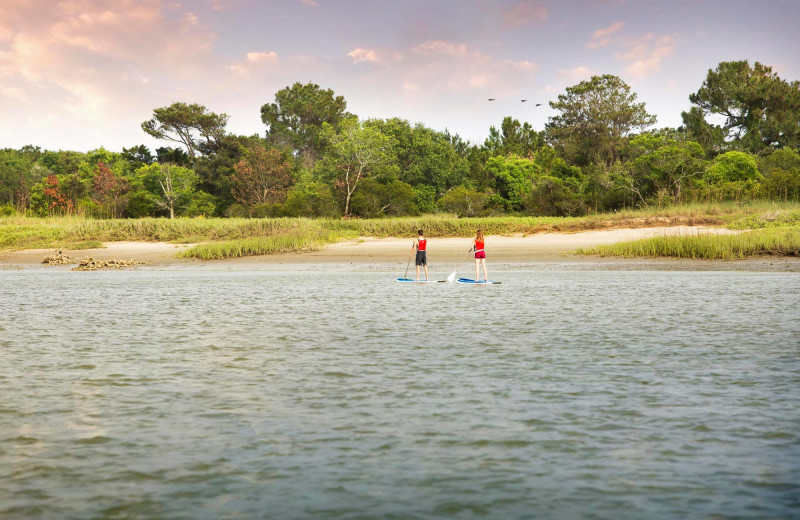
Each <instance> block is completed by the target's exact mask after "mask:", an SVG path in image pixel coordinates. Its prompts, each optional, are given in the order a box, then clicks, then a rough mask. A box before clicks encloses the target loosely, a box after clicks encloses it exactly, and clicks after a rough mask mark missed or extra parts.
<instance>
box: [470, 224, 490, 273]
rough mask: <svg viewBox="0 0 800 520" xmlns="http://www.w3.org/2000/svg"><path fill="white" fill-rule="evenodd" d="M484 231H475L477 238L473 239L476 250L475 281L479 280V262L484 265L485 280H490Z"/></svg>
mask: <svg viewBox="0 0 800 520" xmlns="http://www.w3.org/2000/svg"><path fill="white" fill-rule="evenodd" d="M484 245H485V242H484V239H483V232H482V231H481V230H480V229H479V230H478V232H477V233H475V240H473V241H472V248H473V249H474V250H475V281H476V282H477V281H478V264H480V265H482V266H483V280H484V281H485V282H488V281H489V275H488V274H487V273H486V251H484Z"/></svg>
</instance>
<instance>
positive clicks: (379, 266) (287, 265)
mask: <svg viewBox="0 0 800 520" xmlns="http://www.w3.org/2000/svg"><path fill="white" fill-rule="evenodd" d="M735 232H736V231H731V230H728V229H723V228H713V227H704V226H673V227H651V228H636V229H611V230H597V231H585V232H579V233H539V234H535V235H528V236H522V235H516V236H489V237H487V239H486V246H487V263H488V264H489V265H491V266H494V267H493V268H494V269H496V270H509V269H534V270H543V269H604V270H610V269H613V270H631V269H635V270H703V271H707V270H723V271H729V270H743V271H783V272H785V271H800V259H795V258H777V257H775V258H773V257H764V258H756V259H748V260H736V261H712V260H683V259H669V258H665V259H624V258H616V257H596V256H580V255H574V254H571V252H572V251H574V250H575V249H578V248H582V247H592V246H597V245H603V244H612V243H615V242H621V241H626V240H635V239H639V238H647V237H653V236H667V235H694V234H698V233H716V234H725V233H735ZM413 242H414V237H408V238H369V237H364V238H359V239H355V240H348V241H344V242H340V243H337V244H331V245H328V246H325V247H324V248H322V249H320V250H318V251H309V252H304V253H285V254H276V255H265V256H252V257H244V258H232V259H227V260H212V261H202V260H193V259H182V258H176V257H175V255H176V254H177V253H178V252H180V251H182V250H184V249H187V248H188V247H191V245H192V244H180V245H177V244H167V243H161V242H109V243H106V244H104V245H105V247H103V248H99V249H86V250H66V249H65V250H63V253H64V254H65V255H67V256H70V257H71V258H73V259H74V260H75V262H76V263H77V261H78V260H80V259H82V258H85V257H87V256H90V257H92V258H94V259H96V260H111V259H117V260H131V259H135V260H137V261H140V262H144V264H145V265H144V266H143V268H211V269H225V270H228V269H297V270H312V269H336V270H339V269H354V270H397V269H400V268H402V269H404V268H405V266H406V265H407V262H408V258H409V253H410V251H411V247H412V244H413ZM471 245H472V242H471V239H469V238H435V237H433V238H429V246H428V264H429V268H430V270H431V271H433V272H437V271H449V270H452V269H454V268H455V267H457V266H459V265H461V264H462V262H463V265H462V269H465V270H468V269H471V268H472V267H471V264H472V260H471V255H469V254H468V253H467V252H468V250H469V249H470V247H471ZM54 251H55V250H53V249H29V250H25V251H16V252H11V253H2V254H0V268H6V269H9V268H10V269H20V268H23V269H24V268H34V267H37V266H41V261H42V258H44V257H45V256H48V255H50V254H53V252H54ZM412 264H413V262H412ZM69 267H71V266H62V267H60V268H62V269H63V268H69ZM56 268H58V267H48V268H47V269H56ZM140 268H141V267H140ZM413 270H414V266H413V265H412V266H411V268H410V271H412V272H413Z"/></svg>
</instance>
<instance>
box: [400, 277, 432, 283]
mask: <svg viewBox="0 0 800 520" xmlns="http://www.w3.org/2000/svg"><path fill="white" fill-rule="evenodd" d="M397 281H398V282H414V283H432V282H436V280H414V279H413V278H398V279H397Z"/></svg>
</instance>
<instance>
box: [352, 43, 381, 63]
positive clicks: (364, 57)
mask: <svg viewBox="0 0 800 520" xmlns="http://www.w3.org/2000/svg"><path fill="white" fill-rule="evenodd" d="M347 55H348V56H350V57H351V58H353V63H354V64H356V63H365V62H366V63H376V62H377V61H378V56H377V54H376V53H375V51H371V50H369V49H362V48H361V47H358V48H356V49H353V50H352V51H350V52H348V53H347Z"/></svg>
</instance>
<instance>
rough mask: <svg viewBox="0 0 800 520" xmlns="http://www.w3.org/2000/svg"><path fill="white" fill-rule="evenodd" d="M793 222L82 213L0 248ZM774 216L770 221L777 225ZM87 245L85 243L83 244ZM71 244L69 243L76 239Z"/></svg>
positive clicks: (265, 245) (772, 210) (249, 246)
mask: <svg viewBox="0 0 800 520" xmlns="http://www.w3.org/2000/svg"><path fill="white" fill-rule="evenodd" d="M798 221H800V204H797V203H794V204H791V203H788V204H787V203H776V202H753V203H748V204H734V203H722V204H713V205H709V204H697V205H683V206H674V207H667V208H648V209H644V210H635V211H634V210H629V211H619V212H614V213H603V214H596V215H588V216H584V217H565V218H560V217H519V216H500V217H481V218H456V217H455V216H454V215H425V216H421V217H402V218H384V219H363V220H362V219H308V218H268V219H242V218H239V219H221V218H212V219H184V218H178V219H155V218H144V219H115V220H94V219H87V218H82V217H50V218H28V217H22V216H8V217H0V251H13V250H19V249H34V248H55V247H64V248H77V247H98V245H99V243H101V242H114V241H141V242H154V241H159V242H171V243H179V244H192V243H199V245H198V246H195V247H193V248H190V249H189V250H187V251H184V252H183V253H182V256H193V257H197V258H230V257H233V256H245V255H260V254H269V253H278V252H292V251H306V250H311V249H317V248H320V247H322V246H323V245H325V244H329V243H332V242H337V241H339V240H343V239H348V238H354V237H358V236H370V237H376V238H384V237H413V236H416V230H417V229H424V230H425V234H426V235H428V236H429V237H432V238H435V237H462V238H466V237H471V236H474V233H475V230H476V229H478V228H480V229H481V230H483V232H484V233H486V234H489V235H514V234H521V235H529V234H534V233H542V232H567V233H570V232H579V231H585V230H593V229H611V228H621V227H649V226H668V225H700V224H704V225H728V226H730V227H735V228H738V229H750V228H761V227H763V228H767V227H780V226H785V225H788V224H791V223H796V222H798ZM776 223H777V224H776ZM86 244H91V245H86ZM76 245H77V247H74V246H76Z"/></svg>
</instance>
